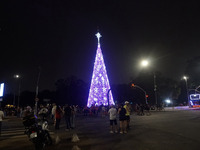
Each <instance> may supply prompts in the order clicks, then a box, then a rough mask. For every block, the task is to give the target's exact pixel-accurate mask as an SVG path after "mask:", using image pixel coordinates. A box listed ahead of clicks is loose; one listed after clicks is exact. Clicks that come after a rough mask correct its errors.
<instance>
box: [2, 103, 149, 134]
mask: <svg viewBox="0 0 200 150" xmlns="http://www.w3.org/2000/svg"><path fill="white" fill-rule="evenodd" d="M132 112H136V114H137V115H140V116H142V115H145V113H146V115H151V113H150V106H149V105H148V104H145V105H142V104H140V105H138V104H136V105H134V106H133V105H131V104H130V103H129V102H128V101H126V102H125V103H123V104H119V105H111V106H110V107H108V106H104V105H100V106H95V105H92V106H91V107H87V106H85V107H80V106H78V105H77V106H75V105H68V104H65V105H64V106H59V105H56V103H53V104H48V105H40V106H39V107H38V109H37V110H35V109H34V107H31V106H26V107H24V108H22V107H16V108H15V107H14V108H6V107H5V108H4V111H1V112H0V127H1V122H2V120H3V116H7V115H12V116H13V115H14V116H17V117H19V118H24V117H26V116H28V115H31V114H36V115H37V116H38V117H40V118H41V119H46V120H48V121H49V123H52V124H54V127H55V130H59V128H60V122H61V119H62V118H63V119H64V121H65V124H66V128H65V130H66V131H69V130H71V129H74V128H75V127H76V126H75V117H76V114H77V113H78V114H82V115H83V116H89V117H90V116H91V117H96V116H101V117H106V116H109V119H110V133H118V132H119V133H121V134H123V133H127V131H128V129H129V128H130V115H131V113H132ZM1 116H2V117H1ZM117 118H118V119H117ZM117 120H119V127H118V125H117V122H118V121H117Z"/></svg>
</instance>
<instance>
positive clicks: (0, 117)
mask: <svg viewBox="0 0 200 150" xmlns="http://www.w3.org/2000/svg"><path fill="white" fill-rule="evenodd" d="M3 119H4V113H3V111H2V109H1V108H0V136H1V127H2V121H3Z"/></svg>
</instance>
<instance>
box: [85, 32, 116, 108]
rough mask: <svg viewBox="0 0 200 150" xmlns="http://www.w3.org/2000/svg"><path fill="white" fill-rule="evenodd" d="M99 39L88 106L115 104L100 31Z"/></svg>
mask: <svg viewBox="0 0 200 150" xmlns="http://www.w3.org/2000/svg"><path fill="white" fill-rule="evenodd" d="M96 36H97V39H98V47H97V53H96V58H95V62H94V69H93V74H92V81H91V85H90V91H89V97H88V102H87V106H88V107H91V105H98V106H99V105H102V104H103V105H114V101H113V96H112V92H111V90H110V84H109V80H108V76H107V72H106V66H105V63H104V59H103V54H102V52H101V47H100V37H101V35H100V33H99V32H98V33H97V34H96Z"/></svg>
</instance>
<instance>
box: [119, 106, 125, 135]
mask: <svg viewBox="0 0 200 150" xmlns="http://www.w3.org/2000/svg"><path fill="white" fill-rule="evenodd" d="M118 114H119V123H120V124H119V125H120V133H121V134H123V133H127V130H126V128H127V121H126V109H125V108H124V107H123V104H122V105H119V109H118Z"/></svg>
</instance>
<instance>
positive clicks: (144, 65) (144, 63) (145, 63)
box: [141, 60, 149, 67]
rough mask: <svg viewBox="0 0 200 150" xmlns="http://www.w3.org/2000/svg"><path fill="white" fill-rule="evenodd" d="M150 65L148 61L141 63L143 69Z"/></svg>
mask: <svg viewBox="0 0 200 150" xmlns="http://www.w3.org/2000/svg"><path fill="white" fill-rule="evenodd" d="M148 65H149V62H148V61H147V60H143V61H141V66H142V67H147V66H148Z"/></svg>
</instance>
